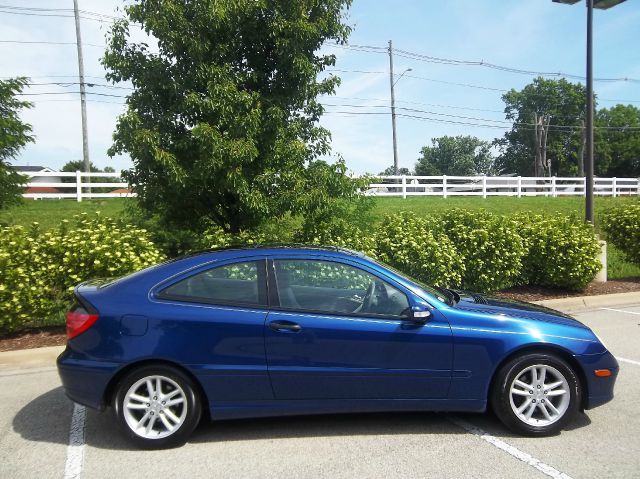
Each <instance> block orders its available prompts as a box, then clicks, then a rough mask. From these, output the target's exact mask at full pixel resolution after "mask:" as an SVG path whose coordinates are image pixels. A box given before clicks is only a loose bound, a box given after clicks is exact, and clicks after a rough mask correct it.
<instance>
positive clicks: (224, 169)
mask: <svg viewBox="0 0 640 479" xmlns="http://www.w3.org/2000/svg"><path fill="white" fill-rule="evenodd" d="M350 3H351V0H298V1H295V2H292V1H290V0H215V1H214V0H189V1H186V0H140V1H138V2H136V3H135V4H133V5H130V6H127V7H126V8H125V12H126V18H125V19H123V20H119V21H117V22H115V23H114V25H113V27H112V29H111V31H110V36H109V46H108V49H107V52H106V53H105V56H104V58H103V60H102V62H103V64H104V66H105V67H106V69H107V71H108V74H107V77H108V78H109V79H110V80H112V81H114V82H119V81H125V80H129V81H131V82H132V84H133V86H134V91H133V92H132V93H131V94H130V95H129V97H128V99H127V105H128V109H127V112H126V113H124V114H123V115H122V116H121V117H120V118H119V120H118V123H117V127H116V131H115V134H114V145H113V146H112V147H111V149H110V150H109V153H110V154H111V155H115V154H118V153H125V152H126V153H128V154H129V155H130V156H131V158H132V160H133V163H134V167H133V169H132V170H130V171H129V172H128V174H127V179H128V181H129V182H130V183H131V184H132V186H133V188H134V189H135V191H136V192H137V193H138V200H139V203H140V206H141V207H142V208H143V209H144V210H146V211H149V212H158V213H160V214H161V215H162V216H163V218H164V220H165V221H166V222H167V223H168V224H172V225H177V226H185V227H188V228H191V229H196V230H197V229H198V228H202V225H203V224H206V223H211V222H213V223H215V224H217V225H219V226H221V227H222V228H223V229H224V230H225V231H228V232H232V233H236V232H239V231H242V230H245V229H251V228H255V227H258V226H260V225H261V224H262V223H264V222H265V221H266V220H268V219H272V218H273V219H277V218H281V217H283V216H285V215H286V214H288V213H293V214H303V213H305V212H308V211H309V210H310V209H316V208H320V209H322V207H323V205H325V204H326V203H327V202H328V201H329V200H330V199H331V197H332V195H337V196H340V197H341V196H346V197H349V196H351V195H354V194H355V192H356V189H357V187H358V184H357V182H355V181H347V179H348V177H346V175H344V165H343V163H342V162H338V164H336V165H328V164H326V163H324V162H319V161H318V157H320V156H321V155H325V154H327V153H328V152H329V151H330V143H329V142H330V134H329V132H328V131H327V130H326V129H324V128H321V127H319V126H318V120H319V118H320V116H321V115H322V112H323V108H322V106H321V105H320V104H319V103H318V101H317V96H318V95H321V94H331V93H333V92H334V90H335V87H336V86H337V85H338V83H339V79H338V78H337V77H335V76H332V75H328V76H323V78H322V79H318V75H319V74H320V73H321V72H323V70H324V69H325V68H326V67H328V66H332V65H334V64H335V55H329V54H321V53H319V50H320V48H321V47H322V45H323V43H324V42H325V41H336V42H338V43H343V42H345V40H346V38H347V36H348V34H349V33H350V27H348V26H347V25H345V24H344V23H343V22H342V19H343V12H344V11H345V10H346V9H347V8H348V7H349V6H350ZM132 22H136V23H139V24H141V25H142V27H143V28H144V30H145V31H146V32H147V34H149V35H150V36H151V37H152V38H154V39H155V40H156V41H157V45H158V48H157V52H156V51H155V49H151V48H150V47H149V46H148V45H147V44H146V43H144V42H133V41H132V40H131V37H130V32H129V27H130V24H131V23H132Z"/></svg>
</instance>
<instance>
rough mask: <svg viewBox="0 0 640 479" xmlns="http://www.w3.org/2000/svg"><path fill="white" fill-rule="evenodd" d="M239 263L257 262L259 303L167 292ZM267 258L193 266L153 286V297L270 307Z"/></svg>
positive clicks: (245, 306)
mask: <svg viewBox="0 0 640 479" xmlns="http://www.w3.org/2000/svg"><path fill="white" fill-rule="evenodd" d="M239 263H256V266H257V268H256V273H257V282H258V303H251V302H240V301H225V300H213V299H207V298H202V297H197V296H182V295H173V294H167V293H165V291H166V290H167V289H169V288H170V287H171V286H173V285H175V284H177V283H179V282H181V281H184V280H186V279H188V278H191V277H193V276H196V275H199V274H201V273H205V272H207V271H211V270H214V269H217V268H224V267H225V266H229V265H233V264H239ZM266 264H267V259H266V258H265V257H259V258H255V257H253V258H234V259H233V260H229V261H223V262H221V263H217V262H214V263H208V264H207V265H203V267H198V268H192V269H190V270H187V271H184V272H182V273H180V274H177V275H175V276H173V277H172V278H171V279H170V281H164V282H162V283H160V284H159V285H157V286H155V287H154V288H153V293H152V294H153V297H154V298H156V299H161V300H170V301H178V302H181V303H195V304H208V305H212V306H231V307H238V308H256V309H266V308H268V307H269V298H268V294H267V271H266Z"/></svg>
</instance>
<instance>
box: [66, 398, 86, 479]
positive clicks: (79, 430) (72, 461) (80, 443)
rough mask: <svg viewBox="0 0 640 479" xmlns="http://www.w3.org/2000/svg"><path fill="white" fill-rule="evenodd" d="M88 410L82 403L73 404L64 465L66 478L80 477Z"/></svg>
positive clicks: (75, 478)
mask: <svg viewBox="0 0 640 479" xmlns="http://www.w3.org/2000/svg"><path fill="white" fill-rule="evenodd" d="M86 417H87V411H86V409H85V407H84V406H81V405H80V404H74V405H73V414H72V416H71V427H70V428H69V445H68V446H67V461H66V463H65V465H64V479H80V477H81V475H82V465H83V463H84V425H85V419H86Z"/></svg>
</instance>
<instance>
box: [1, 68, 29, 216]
mask: <svg viewBox="0 0 640 479" xmlns="http://www.w3.org/2000/svg"><path fill="white" fill-rule="evenodd" d="M27 82H28V79H27V78H24V77H20V78H13V79H9V80H0V209H1V208H4V207H6V206H8V205H10V204H15V203H17V202H19V201H20V198H21V193H22V187H23V185H24V183H25V178H24V177H23V176H22V175H19V174H18V173H16V172H15V171H14V170H13V169H12V168H11V167H10V166H9V163H8V161H9V160H10V159H12V158H15V157H16V155H17V154H18V152H19V151H20V150H21V149H22V148H24V146H25V145H26V144H27V143H30V142H33V141H35V138H34V137H33V135H31V131H32V129H31V125H29V124H28V123H24V122H23V121H22V120H21V119H20V111H21V110H23V109H25V108H31V106H32V104H31V103H30V102H28V101H23V100H20V99H18V97H17V96H18V94H19V93H20V92H22V89H23V88H24V87H25V85H26V84H27Z"/></svg>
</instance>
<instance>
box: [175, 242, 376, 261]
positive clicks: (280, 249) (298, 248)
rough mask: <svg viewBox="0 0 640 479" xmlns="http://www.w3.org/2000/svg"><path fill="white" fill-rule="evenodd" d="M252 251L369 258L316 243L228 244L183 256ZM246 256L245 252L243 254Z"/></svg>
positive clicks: (272, 253)
mask: <svg viewBox="0 0 640 479" xmlns="http://www.w3.org/2000/svg"><path fill="white" fill-rule="evenodd" d="M240 252H242V253H250V254H251V255H254V254H256V255H261V254H263V255H281V254H282V253H285V254H286V253H300V254H304V253H308V254H318V253H330V254H332V255H336V254H337V255H339V256H343V255H344V256H350V257H357V258H367V256H366V255H365V254H363V253H360V252H358V251H354V250H351V249H348V248H341V247H339V246H316V245H298V244H276V245H255V246H253V245H249V246H228V247H223V248H212V249H207V250H202V251H196V252H193V253H189V254H187V255H185V256H183V257H182V258H181V259H183V258H195V257H199V256H209V255H210V256H213V257H225V258H231V257H233V256H235V255H234V254H233V253H240ZM241 256H245V254H243V255H241Z"/></svg>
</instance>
